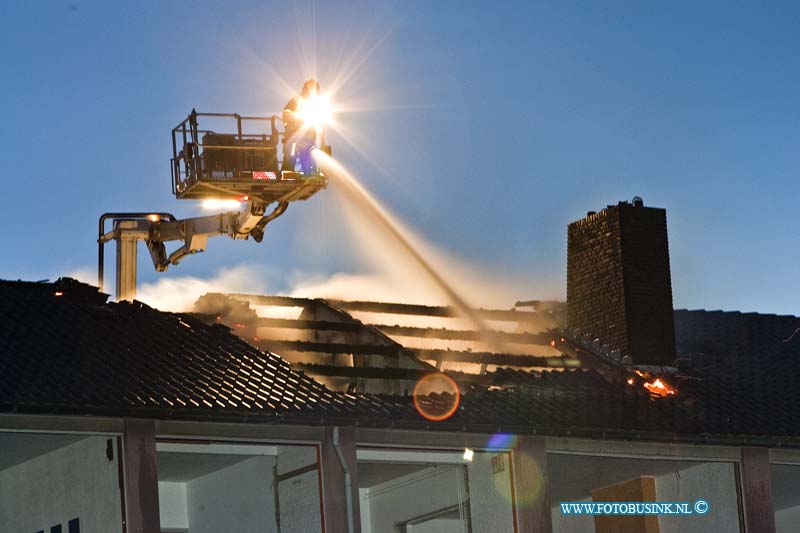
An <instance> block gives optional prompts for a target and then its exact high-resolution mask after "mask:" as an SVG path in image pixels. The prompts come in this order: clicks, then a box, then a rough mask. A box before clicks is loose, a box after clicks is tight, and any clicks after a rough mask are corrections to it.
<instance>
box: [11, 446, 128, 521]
mask: <svg viewBox="0 0 800 533" xmlns="http://www.w3.org/2000/svg"><path fill="white" fill-rule="evenodd" d="M120 472H121V468H120V461H119V453H118V437H116V436H106V435H85V434H83V435H72V434H55V433H27V432H0V531H22V532H26V531H27V532H41V533H44V532H51V533H52V532H58V533H61V532H64V531H65V532H68V533H80V531H81V526H83V528H84V529H85V530H86V531H103V532H106V531H107V532H109V533H120V532H121V531H122V492H121V490H120Z"/></svg>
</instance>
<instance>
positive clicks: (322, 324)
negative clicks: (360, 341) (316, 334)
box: [250, 318, 366, 332]
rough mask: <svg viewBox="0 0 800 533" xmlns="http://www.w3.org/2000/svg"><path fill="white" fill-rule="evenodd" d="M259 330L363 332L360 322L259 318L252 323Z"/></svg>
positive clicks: (363, 326)
mask: <svg viewBox="0 0 800 533" xmlns="http://www.w3.org/2000/svg"><path fill="white" fill-rule="evenodd" d="M250 323H251V324H252V325H254V326H256V327H259V328H283V329H313V330H318V331H355V332H359V331H363V330H364V328H365V327H366V326H365V325H364V324H362V323H360V322H327V321H322V320H295V319H291V318H257V319H255V320H253V321H251V322H250Z"/></svg>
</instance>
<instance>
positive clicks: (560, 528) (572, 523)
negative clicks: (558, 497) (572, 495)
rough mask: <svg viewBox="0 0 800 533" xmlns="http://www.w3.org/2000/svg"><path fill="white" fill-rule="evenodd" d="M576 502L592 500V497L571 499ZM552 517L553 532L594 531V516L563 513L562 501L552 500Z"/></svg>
mask: <svg viewBox="0 0 800 533" xmlns="http://www.w3.org/2000/svg"><path fill="white" fill-rule="evenodd" d="M571 501H576V502H590V501H592V498H591V497H586V498H581V499H580V500H571ZM550 503H551V504H552V507H550V517H551V519H552V521H553V533H587V532H592V531H594V517H593V516H589V515H563V514H561V506H560V505H559V503H561V502H550Z"/></svg>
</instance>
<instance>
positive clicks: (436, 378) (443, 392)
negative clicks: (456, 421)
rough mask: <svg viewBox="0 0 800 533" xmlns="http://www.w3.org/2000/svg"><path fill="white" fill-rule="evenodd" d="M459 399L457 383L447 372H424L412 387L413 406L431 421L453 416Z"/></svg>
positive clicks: (439, 420)
mask: <svg viewBox="0 0 800 533" xmlns="http://www.w3.org/2000/svg"><path fill="white" fill-rule="evenodd" d="M460 401H461V393H460V392H459V390H458V384H457V383H456V382H455V380H454V379H453V378H451V377H450V376H448V375H447V374H440V373H431V374H426V375H425V376H423V377H422V378H421V379H420V380H419V381H417V384H416V386H415V387H414V408H415V409H416V410H417V412H418V413H419V414H420V415H422V417H423V418H426V419H427V420H430V421H431V422H441V421H442V420H447V419H448V418H450V417H451V416H453V413H455V412H456V410H457V409H458V404H459V402H460Z"/></svg>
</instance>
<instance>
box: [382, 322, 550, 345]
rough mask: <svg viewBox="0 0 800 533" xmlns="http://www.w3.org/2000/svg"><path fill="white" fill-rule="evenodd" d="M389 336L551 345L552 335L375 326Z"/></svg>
mask: <svg viewBox="0 0 800 533" xmlns="http://www.w3.org/2000/svg"><path fill="white" fill-rule="evenodd" d="M373 327H376V328H378V329H380V330H381V331H382V332H384V333H385V334H387V335H398V336H400V337H421V338H425V339H447V340H461V341H487V342H488V341H499V342H509V343H514V344H535V345H545V344H549V343H550V340H551V339H552V336H551V335H547V334H545V333H508V332H505V331H489V332H486V333H483V332H479V331H471V330H459V329H445V328H416V327H408V326H384V325H377V324H375V325H373Z"/></svg>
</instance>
